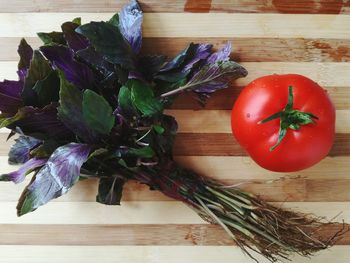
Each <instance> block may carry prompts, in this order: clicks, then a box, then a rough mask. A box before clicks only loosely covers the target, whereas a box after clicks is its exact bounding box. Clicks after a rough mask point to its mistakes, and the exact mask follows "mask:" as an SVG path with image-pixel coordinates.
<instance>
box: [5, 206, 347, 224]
mask: <svg viewBox="0 0 350 263" xmlns="http://www.w3.org/2000/svg"><path fill="white" fill-rule="evenodd" d="M16 203H17V202H1V203H0V209H1V210H2V211H6V213H2V214H1V215H0V224H21V225H23V224H48V225H51V224H203V223H205V222H204V221H203V220H202V219H201V218H200V217H199V216H198V215H197V214H196V213H195V212H193V211H192V209H191V208H189V207H188V206H186V205H185V204H183V203H181V202H176V201H173V202H168V201H156V202H153V201H143V202H136V201H135V202H123V203H122V205H121V206H106V205H102V204H99V203H92V202H50V203H48V204H46V205H45V206H42V207H40V208H39V209H38V210H36V211H35V213H30V214H26V215H25V216H22V217H17V216H16V209H15V207H16ZM273 204H275V205H277V206H281V205H283V207H284V208H288V209H294V210H295V211H301V212H305V213H313V214H316V215H318V216H324V217H325V218H327V219H329V220H331V219H332V218H334V216H337V215H339V213H340V212H342V214H340V215H339V216H338V217H337V221H339V222H341V220H345V221H346V222H349V221H350V211H349V209H348V207H349V205H350V203H349V202H282V203H273Z"/></svg>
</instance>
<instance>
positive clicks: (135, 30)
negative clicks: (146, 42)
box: [119, 0, 143, 54]
mask: <svg viewBox="0 0 350 263" xmlns="http://www.w3.org/2000/svg"><path fill="white" fill-rule="evenodd" d="M142 19H143V15H142V10H141V8H140V6H139V4H138V3H137V1H135V0H131V1H130V2H129V4H127V5H125V6H124V7H123V8H122V10H121V11H120V14H119V29H120V32H121V33H122V35H123V36H124V38H125V39H126V40H127V41H128V42H129V44H130V46H131V47H132V49H133V51H134V52H135V53H136V54H137V53H139V52H140V49H141V44H142V29H141V26H142Z"/></svg>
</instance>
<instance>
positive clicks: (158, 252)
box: [0, 246, 350, 263]
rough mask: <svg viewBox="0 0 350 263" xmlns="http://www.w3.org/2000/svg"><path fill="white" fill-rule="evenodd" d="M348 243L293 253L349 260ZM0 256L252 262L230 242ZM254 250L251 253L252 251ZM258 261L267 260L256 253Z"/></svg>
mask: <svg viewBox="0 0 350 263" xmlns="http://www.w3.org/2000/svg"><path fill="white" fill-rule="evenodd" d="M349 249H350V246H335V247H334V248H332V249H329V250H326V251H322V252H320V253H317V254H316V255H315V256H314V257H312V259H310V258H309V257H306V258H305V257H304V258H302V257H300V256H294V257H293V261H294V262H297V263H328V262H332V261H334V259H335V258H336V259H337V261H336V262H337V263H348V262H349ZM0 254H1V259H3V261H4V262H11V263H23V262H26V263H47V262H48V261H49V262H50V263H62V262H63V261H66V262H69V263H81V262H85V263H96V262H103V263H124V262H132V263H162V262H167V263H180V262H181V263H192V262H194V260H195V261H196V262H201V263H212V262H220V263H232V262H242V263H243V262H245V263H249V262H251V259H250V258H248V257H247V255H245V254H243V253H242V251H241V250H240V249H239V248H238V247H232V246H220V247H215V246H194V247H193V246H148V247H143V246H45V247H43V246H0ZM253 254H254V253H253ZM254 256H255V257H256V258H257V259H258V260H259V263H269V261H267V260H266V259H263V258H262V257H261V256H259V255H255V254H254Z"/></svg>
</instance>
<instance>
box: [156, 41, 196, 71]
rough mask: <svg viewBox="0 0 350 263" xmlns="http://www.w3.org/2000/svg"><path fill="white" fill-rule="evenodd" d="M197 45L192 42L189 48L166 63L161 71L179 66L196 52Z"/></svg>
mask: <svg viewBox="0 0 350 263" xmlns="http://www.w3.org/2000/svg"><path fill="white" fill-rule="evenodd" d="M195 50H196V45H195V44H193V43H191V44H190V45H189V46H188V47H187V48H185V49H184V50H182V51H181V52H180V53H179V54H178V55H176V57H175V58H173V59H172V60H171V61H169V62H168V63H166V64H165V65H164V66H163V67H162V68H161V69H160V72H166V71H170V70H173V69H177V68H179V67H180V66H181V65H182V64H183V63H184V61H185V59H186V58H187V57H188V56H189V55H190V54H191V53H195Z"/></svg>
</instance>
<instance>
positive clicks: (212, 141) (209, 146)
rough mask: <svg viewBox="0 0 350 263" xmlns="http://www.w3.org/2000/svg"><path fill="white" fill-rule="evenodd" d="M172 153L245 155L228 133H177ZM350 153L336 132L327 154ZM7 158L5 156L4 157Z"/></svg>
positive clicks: (345, 137) (3, 149)
mask: <svg viewBox="0 0 350 263" xmlns="http://www.w3.org/2000/svg"><path fill="white" fill-rule="evenodd" d="M7 133H8V132H7V131H6V132H5V131H4V130H3V131H2V132H0V142H1V144H0V155H2V156H7V154H8V151H9V149H10V147H11V145H12V144H13V139H10V140H9V141H6V137H7ZM174 154H175V155H177V156H246V155H247V154H246V152H245V151H244V150H243V149H242V148H241V147H240V145H239V144H238V143H237V142H236V140H235V139H234V138H233V136H232V134H230V133H179V134H178V135H177V137H176V143H175V147H174ZM347 155H350V134H349V133H345V134H341V133H339V134H336V138H335V142H334V146H333V148H332V149H331V151H330V153H329V156H333V157H334V156H347ZM5 158H7V157H5Z"/></svg>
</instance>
